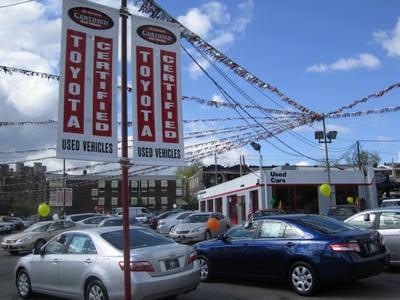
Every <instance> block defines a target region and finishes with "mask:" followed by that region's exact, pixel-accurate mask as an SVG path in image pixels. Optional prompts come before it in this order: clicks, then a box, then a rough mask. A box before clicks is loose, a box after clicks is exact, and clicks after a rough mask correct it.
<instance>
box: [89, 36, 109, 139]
mask: <svg viewBox="0 0 400 300" xmlns="http://www.w3.org/2000/svg"><path fill="white" fill-rule="evenodd" d="M112 49H113V40H112V39H108V38H103V37H99V36H96V37H95V38H94V62H93V120H92V126H93V127H92V128H93V135H98V136H112V72H113V69H112V57H113V55H112V54H113V53H112Z"/></svg>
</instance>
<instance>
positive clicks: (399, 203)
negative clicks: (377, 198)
mask: <svg viewBox="0 0 400 300" xmlns="http://www.w3.org/2000/svg"><path fill="white" fill-rule="evenodd" d="M388 206H397V207H399V206H400V199H384V200H383V201H382V203H381V205H380V207H388Z"/></svg>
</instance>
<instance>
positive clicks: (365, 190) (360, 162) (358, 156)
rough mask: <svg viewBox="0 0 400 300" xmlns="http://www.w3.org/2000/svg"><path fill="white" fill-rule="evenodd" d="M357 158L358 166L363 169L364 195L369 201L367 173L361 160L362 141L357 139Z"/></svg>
mask: <svg viewBox="0 0 400 300" xmlns="http://www.w3.org/2000/svg"><path fill="white" fill-rule="evenodd" d="M357 159H358V168H359V169H360V171H361V176H362V183H363V188H364V197H365V202H366V203H368V201H367V199H368V196H367V189H366V187H365V174H364V165H363V163H362V161H361V146H360V141H359V140H357ZM358 201H359V205H361V199H358Z"/></svg>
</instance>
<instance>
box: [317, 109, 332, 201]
mask: <svg viewBox="0 0 400 300" xmlns="http://www.w3.org/2000/svg"><path fill="white" fill-rule="evenodd" d="M322 126H323V131H321V130H319V131H316V132H315V133H314V137H315V139H316V140H318V143H321V144H322V143H324V144H325V160H326V169H327V171H328V184H329V185H331V170H330V166H329V156H328V143H332V140H335V139H336V137H337V131H336V130H332V131H329V132H328V133H327V132H326V126H325V117H322ZM328 140H329V141H328ZM329 199H330V205H332V194H331V195H329Z"/></svg>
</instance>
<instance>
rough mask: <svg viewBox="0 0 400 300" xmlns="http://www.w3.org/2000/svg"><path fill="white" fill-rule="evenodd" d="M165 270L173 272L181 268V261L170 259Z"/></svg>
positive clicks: (166, 262)
mask: <svg viewBox="0 0 400 300" xmlns="http://www.w3.org/2000/svg"><path fill="white" fill-rule="evenodd" d="M164 263H165V269H166V270H172V269H176V268H179V260H178V259H168V260H166V261H165V262H164Z"/></svg>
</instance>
